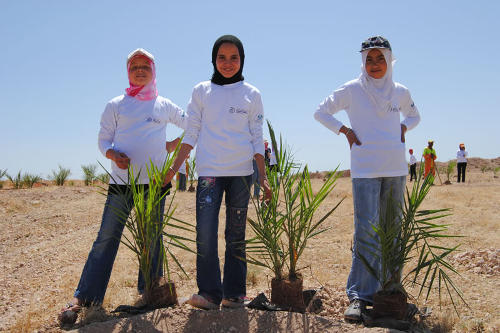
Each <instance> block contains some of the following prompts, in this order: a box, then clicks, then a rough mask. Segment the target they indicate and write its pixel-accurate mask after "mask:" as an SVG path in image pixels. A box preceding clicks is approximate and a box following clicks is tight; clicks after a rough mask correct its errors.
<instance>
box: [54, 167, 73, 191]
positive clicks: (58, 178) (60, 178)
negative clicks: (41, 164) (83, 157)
mask: <svg viewBox="0 0 500 333" xmlns="http://www.w3.org/2000/svg"><path fill="white" fill-rule="evenodd" d="M70 174H71V170H70V169H69V168H68V169H66V168H63V167H62V166H61V165H60V164H59V171H55V170H52V175H51V176H49V178H50V179H52V180H54V181H55V182H56V185H57V186H63V185H64V182H65V181H66V179H67V178H68V176H69V175H70Z"/></svg>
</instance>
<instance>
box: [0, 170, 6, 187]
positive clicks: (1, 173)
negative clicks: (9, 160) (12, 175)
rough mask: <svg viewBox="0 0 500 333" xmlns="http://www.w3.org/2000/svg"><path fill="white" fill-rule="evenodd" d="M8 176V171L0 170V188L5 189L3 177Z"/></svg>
mask: <svg viewBox="0 0 500 333" xmlns="http://www.w3.org/2000/svg"><path fill="white" fill-rule="evenodd" d="M6 174H7V169H5V170H0V188H2V187H3V184H4V183H5V181H4V180H2V178H3V176H5V175H6Z"/></svg>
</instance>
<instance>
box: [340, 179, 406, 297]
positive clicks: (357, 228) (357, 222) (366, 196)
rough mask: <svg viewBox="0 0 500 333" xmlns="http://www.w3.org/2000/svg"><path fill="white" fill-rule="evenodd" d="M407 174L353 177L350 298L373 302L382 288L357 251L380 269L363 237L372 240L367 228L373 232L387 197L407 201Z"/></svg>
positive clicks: (347, 287) (348, 284) (348, 289)
mask: <svg viewBox="0 0 500 333" xmlns="http://www.w3.org/2000/svg"><path fill="white" fill-rule="evenodd" d="M405 183H406V176H400V177H381V178H353V179H352V197H353V203H354V239H353V251H352V265H351V271H350V273H349V277H348V279H347V286H346V293H347V297H349V300H350V301H352V300H353V299H360V300H363V301H367V302H369V303H371V302H372V301H373V295H374V294H375V293H376V292H377V291H378V290H379V289H380V283H379V282H378V281H377V280H376V279H375V278H374V277H373V276H372V275H370V273H368V271H367V270H366V269H365V267H364V265H363V262H362V261H361V259H360V258H359V257H358V255H357V251H359V252H360V253H362V254H363V255H364V256H365V257H366V258H367V259H368V261H370V263H371V265H372V266H373V267H375V268H376V269H378V270H379V271H380V264H379V263H378V262H376V261H375V259H374V258H373V257H372V256H371V255H370V253H369V252H368V250H366V249H364V247H366V245H364V244H363V243H361V242H360V241H359V240H360V239H363V240H367V241H368V240H369V239H370V238H369V236H368V234H367V231H370V232H373V230H372V228H371V223H377V224H378V220H379V216H380V214H381V213H382V215H383V214H384V212H383V211H382V212H381V207H382V208H383V209H385V207H386V202H387V199H388V198H389V194H390V193H391V188H392V197H393V198H394V199H395V200H397V201H398V202H400V203H401V204H402V203H403V199H404V191H405Z"/></svg>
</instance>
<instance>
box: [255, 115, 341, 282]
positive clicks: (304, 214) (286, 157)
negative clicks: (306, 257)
mask: <svg viewBox="0 0 500 333" xmlns="http://www.w3.org/2000/svg"><path fill="white" fill-rule="evenodd" d="M268 127H269V133H270V136H271V141H272V145H273V149H274V151H275V152H276V159H277V165H278V167H277V168H275V169H274V170H267V175H268V180H269V185H270V188H271V191H272V200H270V201H269V202H267V203H266V202H265V203H262V202H260V201H259V200H255V199H252V200H253V203H254V205H255V207H256V211H257V217H256V219H252V218H250V217H249V218H248V223H249V224H250V226H251V228H252V230H253V231H254V232H255V235H256V236H255V237H254V238H252V239H250V240H248V241H247V243H248V247H247V253H249V255H248V261H249V262H250V263H253V264H256V265H259V266H264V267H267V268H269V269H271V271H272V272H273V273H274V276H275V279H276V280H285V279H289V280H295V279H298V278H299V274H298V271H299V269H298V266H297V262H298V260H299V259H300V257H301V255H302V254H303V253H304V251H305V249H306V248H307V242H308V240H309V239H311V238H312V237H314V236H317V235H318V234H320V233H322V232H325V231H326V230H328V228H321V225H322V223H323V222H325V221H326V219H327V218H328V217H329V216H330V215H331V214H332V213H333V212H334V211H335V209H336V208H337V207H338V205H339V204H340V202H341V201H342V200H341V201H340V202H339V203H338V204H337V205H335V206H334V207H333V208H332V209H330V210H329V211H328V212H327V213H326V214H325V215H324V216H322V217H320V218H319V219H317V220H315V219H314V213H315V212H316V211H317V209H318V207H319V206H320V205H321V203H322V202H323V201H324V200H325V199H326V197H327V196H328V194H329V193H330V192H331V191H332V190H333V188H334V186H335V182H336V180H337V179H338V177H339V174H338V173H337V172H336V170H335V171H333V172H331V174H330V176H329V177H328V178H327V180H326V181H325V182H324V184H323V185H322V187H321V189H320V190H319V191H318V192H317V193H316V194H315V193H313V189H312V184H311V179H310V176H309V169H308V168H307V166H305V167H303V168H301V166H300V164H298V163H297V162H296V161H295V160H294V158H293V155H292V154H291V153H290V148H289V147H288V146H286V144H285V143H284V142H283V139H282V138H281V137H280V143H279V145H280V146H279V149H278V145H277V141H276V137H275V134H274V130H273V128H272V126H271V124H270V123H269V122H268ZM286 270H288V271H286Z"/></svg>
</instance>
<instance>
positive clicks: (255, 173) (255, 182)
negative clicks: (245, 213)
mask: <svg viewBox="0 0 500 333" xmlns="http://www.w3.org/2000/svg"><path fill="white" fill-rule="evenodd" d="M250 185H253V196H254V197H255V198H258V197H259V194H260V180H259V168H258V166H257V162H256V161H255V159H254V160H253V174H252V184H250Z"/></svg>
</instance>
